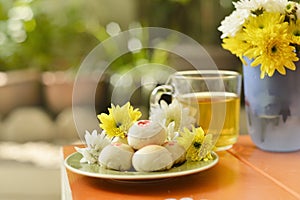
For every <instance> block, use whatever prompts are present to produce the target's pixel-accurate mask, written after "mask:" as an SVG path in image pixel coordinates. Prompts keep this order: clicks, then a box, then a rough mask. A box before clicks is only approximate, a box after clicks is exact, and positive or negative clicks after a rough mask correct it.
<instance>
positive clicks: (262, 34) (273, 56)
mask: <svg viewBox="0 0 300 200" xmlns="http://www.w3.org/2000/svg"><path fill="white" fill-rule="evenodd" d="M287 30H288V23H287V22H284V17H283V16H282V15H280V14H278V13H264V14H262V15H260V16H258V17H252V18H250V20H249V21H248V22H247V23H246V24H245V29H244V31H245V32H247V34H248V39H249V40H251V44H252V45H253V47H252V48H251V49H249V50H248V51H246V52H245V53H244V55H245V56H247V57H249V58H252V59H254V61H253V62H252V64H251V66H253V67H255V66H259V65H260V69H261V78H264V76H265V74H267V75H268V76H272V75H273V74H274V72H275V70H277V71H278V72H279V73H281V74H285V73H286V71H285V68H288V69H291V70H295V68H296V67H295V64H294V61H297V60H298V58H297V55H296V53H295V47H293V46H290V40H289V39H290V36H289V34H288V32H287Z"/></svg>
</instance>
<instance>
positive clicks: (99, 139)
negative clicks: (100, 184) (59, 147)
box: [75, 130, 111, 164]
mask: <svg viewBox="0 0 300 200" xmlns="http://www.w3.org/2000/svg"><path fill="white" fill-rule="evenodd" d="M84 138H85V141H86V145H87V147H86V148H79V147H75V149H76V151H77V152H79V153H80V154H81V155H82V156H83V157H82V159H81V160H80V162H81V163H86V162H87V163H89V164H93V163H96V162H97V161H98V157H99V154H100V152H101V151H102V149H103V148H104V147H106V146H107V145H108V144H110V142H111V141H110V140H109V139H108V138H107V137H106V134H105V132H104V131H102V133H100V134H98V133H97V130H94V131H93V132H92V133H91V134H90V133H89V132H88V131H85V136H84Z"/></svg>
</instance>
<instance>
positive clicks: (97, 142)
mask: <svg viewBox="0 0 300 200" xmlns="http://www.w3.org/2000/svg"><path fill="white" fill-rule="evenodd" d="M84 138H85V141H86V145H87V147H88V148H89V149H95V150H96V151H101V150H102V149H103V148H104V147H106V146H107V145H108V144H110V140H109V139H108V138H107V137H106V134H105V131H102V133H100V134H98V133H97V130H93V132H92V133H91V134H90V133H89V132H88V131H85V136H84Z"/></svg>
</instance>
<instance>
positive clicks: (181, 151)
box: [163, 140, 186, 164]
mask: <svg viewBox="0 0 300 200" xmlns="http://www.w3.org/2000/svg"><path fill="white" fill-rule="evenodd" d="M163 146H164V147H165V148H166V149H167V150H168V151H169V152H170V153H171V155H172V158H173V163H174V164H180V163H183V162H184V161H185V160H186V159H185V155H186V150H185V148H184V147H183V146H181V145H180V144H178V142H177V141H176V140H175V141H167V142H166V143H165V144H164V145H163Z"/></svg>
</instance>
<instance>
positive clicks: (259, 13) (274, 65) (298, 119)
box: [218, 0, 300, 151]
mask: <svg viewBox="0 0 300 200" xmlns="http://www.w3.org/2000/svg"><path fill="white" fill-rule="evenodd" d="M233 4H234V7H235V10H234V11H233V12H232V13H231V14H230V15H229V16H227V17H225V19H224V20H223V21H222V22H221V26H220V27H219V28H218V30H219V31H221V32H222V35H221V38H222V41H223V43H222V46H223V48H224V49H226V50H229V51H230V52H231V53H233V54H234V55H236V56H237V57H238V58H240V60H241V62H242V64H243V75H244V76H243V78H244V92H245V106H246V111H247V119H248V129H249V134H250V135H251V137H252V139H253V141H254V143H255V144H256V145H257V146H258V147H260V148H262V149H264V150H270V151H293V150H298V149H300V134H299V131H297V130H299V128H300V106H299V103H298V102H299V101H300V81H299V80H300V71H299V69H298V68H299V67H297V66H298V65H299V62H298V60H299V50H300V5H299V4H298V3H296V2H293V1H288V0H240V1H238V2H235V3H233Z"/></svg>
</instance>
